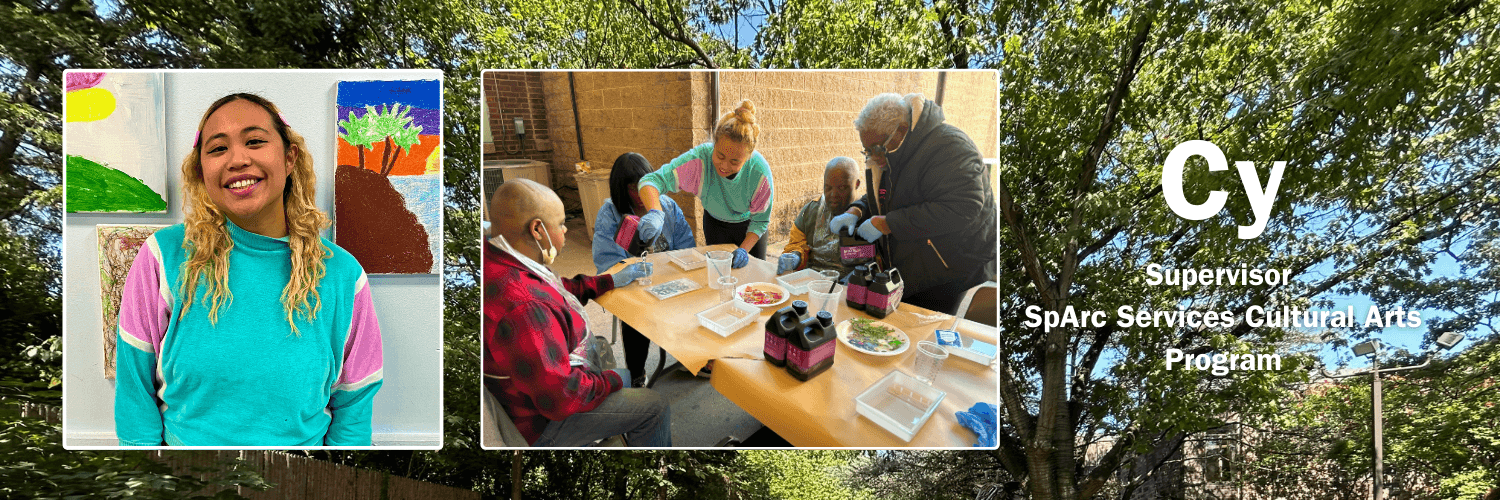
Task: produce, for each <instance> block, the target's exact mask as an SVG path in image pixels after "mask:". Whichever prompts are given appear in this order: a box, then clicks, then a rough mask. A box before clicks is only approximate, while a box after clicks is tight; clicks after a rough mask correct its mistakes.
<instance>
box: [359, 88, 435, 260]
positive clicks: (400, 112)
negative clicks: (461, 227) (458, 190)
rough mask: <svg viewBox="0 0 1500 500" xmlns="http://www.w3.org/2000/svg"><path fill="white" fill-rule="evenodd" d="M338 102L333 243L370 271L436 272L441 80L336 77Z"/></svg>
mask: <svg viewBox="0 0 1500 500" xmlns="http://www.w3.org/2000/svg"><path fill="white" fill-rule="evenodd" d="M337 100H338V111H337V113H338V114H337V115H335V116H334V118H335V120H336V123H337V125H338V127H337V130H336V134H337V136H338V170H337V172H336V174H335V176H334V185H333V191H334V201H333V205H334V208H333V211H334V241H335V242H337V243H338V244H339V246H341V247H343V248H344V249H345V250H348V251H349V253H350V254H353V255H354V257H355V258H357V259H359V263H360V265H362V266H364V268H365V272H368V273H371V274H435V273H437V269H438V267H437V266H438V259H437V258H436V257H437V256H439V255H442V252H441V246H440V242H441V239H442V238H440V235H441V234H442V226H441V218H442V197H441V193H442V173H441V169H440V165H441V164H442V150H441V148H440V147H439V146H440V145H441V144H442V137H441V135H440V134H437V133H435V132H437V131H440V130H442V88H441V82H439V81H437V80H414V81H358V82H355V81H349V82H339V84H338V97H337ZM375 158H379V161H374V159H375Z"/></svg>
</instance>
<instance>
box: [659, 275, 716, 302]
mask: <svg viewBox="0 0 1500 500" xmlns="http://www.w3.org/2000/svg"><path fill="white" fill-rule="evenodd" d="M699 288H703V285H699V284H698V282H696V281H693V280H692V278H678V279H675V280H672V281H668V282H666V283H662V284H660V285H656V286H650V287H646V293H649V294H651V296H652V297H656V300H667V299H670V298H672V297H676V296H678V295H682V294H684V293H688V292H691V291H693V290H697V289H699Z"/></svg>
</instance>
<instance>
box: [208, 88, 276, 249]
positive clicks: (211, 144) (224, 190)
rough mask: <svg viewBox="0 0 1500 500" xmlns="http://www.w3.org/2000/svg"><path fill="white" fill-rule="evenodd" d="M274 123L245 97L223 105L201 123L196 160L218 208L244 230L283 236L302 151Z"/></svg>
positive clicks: (266, 113) (268, 114)
mask: <svg viewBox="0 0 1500 500" xmlns="http://www.w3.org/2000/svg"><path fill="white" fill-rule="evenodd" d="M273 120H275V118H274V117H272V116H271V113H270V112H267V111H266V109H265V108H263V107H261V106H260V105H259V104H255V103H254V102H251V101H247V100H244V99H241V100H236V101H231V102H229V103H228V104H225V105H223V106H220V107H219V109H217V110H214V112H213V114H212V115H209V117H208V120H206V121H205V122H204V123H203V130H202V131H201V133H200V137H201V140H202V147H201V148H200V150H199V151H200V153H199V157H198V159H199V164H200V165H202V169H203V183H204V189H205V190H207V192H208V198H209V199H210V200H212V201H213V203H214V206H216V207H218V208H219V210H221V211H223V212H224V213H225V214H226V215H228V216H229V219H230V220H231V221H233V222H234V223H235V225H237V226H240V227H241V228H244V229H246V230H249V231H251V232H255V233H259V234H262V235H266V236H273V237H280V236H285V233H286V208H285V206H284V205H283V204H282V196H283V194H282V193H283V192H284V191H285V190H286V183H287V177H288V175H290V170H289V166H290V165H292V164H294V163H295V161H294V160H295V159H296V157H297V156H296V155H297V154H298V151H297V150H296V148H295V147H290V148H289V147H287V144H286V141H284V140H282V138H281V134H279V133H277V132H276V125H275V123H274V121H273ZM276 228H280V229H279V230H278V229H276ZM268 233H271V234H268ZM274 233H280V234H274Z"/></svg>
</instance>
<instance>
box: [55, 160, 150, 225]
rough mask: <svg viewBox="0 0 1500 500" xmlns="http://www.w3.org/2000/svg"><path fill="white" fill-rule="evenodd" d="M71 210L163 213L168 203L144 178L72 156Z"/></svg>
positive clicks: (69, 209) (70, 163)
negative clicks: (144, 181)
mask: <svg viewBox="0 0 1500 500" xmlns="http://www.w3.org/2000/svg"><path fill="white" fill-rule="evenodd" d="M67 176H68V185H67V188H66V189H67V193H68V211H70V212H162V211H165V210H166V209H167V200H164V199H162V197H161V195H160V194H157V193H156V191H152V190H151V188H149V187H146V184H145V183H143V182H141V181H140V179H136V178H135V177H131V176H130V175H129V174H126V173H125V172H121V171H119V170H115V169H113V168H109V167H107V166H104V165H100V164H98V163H95V162H93V161H91V160H89V159H88V158H84V157H81V156H72V155H69V156H68V171H67Z"/></svg>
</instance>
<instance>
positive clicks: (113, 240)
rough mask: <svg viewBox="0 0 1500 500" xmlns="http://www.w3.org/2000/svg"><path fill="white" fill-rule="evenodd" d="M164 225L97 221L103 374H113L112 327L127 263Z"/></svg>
mask: <svg viewBox="0 0 1500 500" xmlns="http://www.w3.org/2000/svg"><path fill="white" fill-rule="evenodd" d="M164 227H167V226H163V225H154V224H136V225H120V224H99V225H98V226H97V230H98V233H99V299H100V300H101V301H102V302H103V304H104V307H103V309H104V378H107V379H110V380H114V378H115V335H116V333H115V328H117V327H118V326H119V324H120V292H121V291H122V290H124V288H125V277H126V276H127V275H129V274H130V265H131V264H134V263H135V256H136V254H137V253H140V251H141V246H142V245H144V244H145V243H146V238H149V237H151V233H155V232H156V230H158V229H161V228H164Z"/></svg>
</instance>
